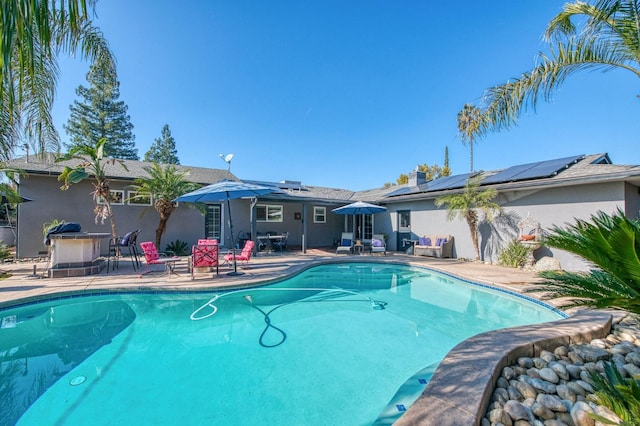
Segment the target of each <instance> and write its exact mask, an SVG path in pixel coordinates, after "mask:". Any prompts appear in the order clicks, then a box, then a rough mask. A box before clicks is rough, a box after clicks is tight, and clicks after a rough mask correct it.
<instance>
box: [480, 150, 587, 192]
mask: <svg viewBox="0 0 640 426" xmlns="http://www.w3.org/2000/svg"><path fill="white" fill-rule="evenodd" d="M583 158H584V155H575V156H573V157H564V158H558V159H555V160H547V161H538V162H535V163H529V164H520V165H518V166H513V167H509V168H508V169H505V170H503V171H501V172H499V173H496V174H495V175H493V176H489V177H488V178H486V179H483V180H482V182H481V184H482V185H487V184H491V183H504V182H515V181H518V180H528V179H538V178H545V177H550V176H553V175H555V174H557V173H559V172H560V171H562V170H563V169H565V168H568V167H569V166H571V165H572V164H575V163H577V162H578V161H579V160H581V159H583Z"/></svg>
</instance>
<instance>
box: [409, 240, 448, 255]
mask: <svg viewBox="0 0 640 426" xmlns="http://www.w3.org/2000/svg"><path fill="white" fill-rule="evenodd" d="M413 254H415V255H416V256H430V257H441V258H443V257H449V258H450V257H453V236H452V235H425V236H424V237H421V238H419V239H418V242H417V244H416V245H415V246H414V247H413Z"/></svg>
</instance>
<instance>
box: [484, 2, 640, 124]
mask: <svg viewBox="0 0 640 426" xmlns="http://www.w3.org/2000/svg"><path fill="white" fill-rule="evenodd" d="M573 18H581V19H582V20H583V22H584V24H583V27H582V28H581V29H580V30H579V31H578V30H577V28H576V26H575V25H574V23H573V22H572V19H573ZM638 28H640V1H639V0H596V1H594V2H593V4H588V3H585V2H583V1H575V2H574V3H566V4H565V5H564V6H563V9H562V11H561V12H560V13H559V14H558V15H557V16H556V17H555V18H553V19H552V20H551V22H550V23H549V25H548V26H547V29H546V32H545V40H546V41H547V42H549V43H550V44H552V45H551V46H550V50H551V52H550V55H545V54H542V53H540V54H539V61H538V62H539V63H538V65H537V66H536V67H535V68H533V70H531V71H529V72H526V73H524V74H522V76H521V77H519V78H516V79H515V80H510V81H509V82H507V83H505V84H503V85H501V86H496V87H493V88H491V89H489V90H488V91H487V93H486V96H485V101H486V103H487V108H486V109H485V110H484V111H483V116H482V126H481V130H484V131H487V130H489V129H495V130H500V129H505V128H507V127H509V126H511V125H513V124H515V122H516V120H517V118H518V116H519V115H520V112H521V111H522V109H526V108H527V107H531V108H533V109H535V106H536V103H537V101H538V97H539V96H542V97H543V98H544V100H545V101H548V100H550V99H551V97H552V96H551V95H552V93H553V92H554V91H555V89H556V88H557V87H558V86H559V85H561V84H562V83H563V82H564V80H565V78H567V77H568V76H570V75H572V74H574V73H575V72H578V71H582V70H585V69H598V70H601V71H603V72H607V71H611V70H613V69H623V70H627V71H630V72H632V73H634V74H635V75H636V76H638V77H640V32H639V31H638Z"/></svg>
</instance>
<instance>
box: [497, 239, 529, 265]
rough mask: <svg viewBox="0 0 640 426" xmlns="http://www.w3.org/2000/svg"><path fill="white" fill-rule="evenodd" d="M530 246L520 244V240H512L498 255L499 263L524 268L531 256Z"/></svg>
mask: <svg viewBox="0 0 640 426" xmlns="http://www.w3.org/2000/svg"><path fill="white" fill-rule="evenodd" d="M530 250H531V249H530V248H529V247H525V246H524V245H522V244H520V242H519V241H518V240H512V241H511V242H510V243H509V245H508V246H506V247H505V248H504V249H503V250H502V251H501V252H500V254H499V255H498V264H500V265H502V266H509V267H511V268H522V267H523V266H524V265H525V264H526V263H527V259H528V258H529V251H530Z"/></svg>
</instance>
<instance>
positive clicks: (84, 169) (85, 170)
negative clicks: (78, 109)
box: [56, 138, 127, 238]
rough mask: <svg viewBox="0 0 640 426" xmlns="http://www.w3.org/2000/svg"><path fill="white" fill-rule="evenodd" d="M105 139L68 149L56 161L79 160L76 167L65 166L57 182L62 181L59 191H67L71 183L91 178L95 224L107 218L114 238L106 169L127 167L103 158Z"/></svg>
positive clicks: (110, 194)
mask: <svg viewBox="0 0 640 426" xmlns="http://www.w3.org/2000/svg"><path fill="white" fill-rule="evenodd" d="M105 143H106V139H105V138H102V139H100V141H98V143H97V144H96V146H91V145H87V144H77V145H74V146H72V147H71V148H70V149H69V152H68V153H67V154H65V155H63V156H61V157H60V158H58V159H57V160H56V161H57V162H60V161H68V160H72V159H74V160H79V161H80V162H79V163H78V165H77V166H74V167H69V166H65V167H64V169H63V170H62V173H60V176H58V180H59V181H63V182H64V184H63V185H62V186H61V187H60V189H62V190H63V191H64V190H67V189H69V186H70V185H71V184H72V183H78V182H81V181H83V180H84V179H87V178H89V177H93V179H94V180H95V182H94V183H93V188H94V191H93V193H92V195H93V202H94V205H95V208H94V210H93V211H94V213H95V214H96V222H98V220H100V221H101V223H104V220H105V218H107V217H109V221H110V223H111V236H112V237H113V238H116V237H117V235H118V233H117V231H116V222H115V218H114V215H113V210H112V209H111V202H112V201H113V195H112V193H111V189H110V187H109V179H107V173H106V167H107V166H108V165H109V164H111V165H114V164H115V163H116V162H117V163H119V164H120V165H121V166H122V167H123V168H124V169H125V170H127V166H126V165H125V164H124V162H123V161H122V160H119V159H116V158H107V157H105V156H104V144H105Z"/></svg>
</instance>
